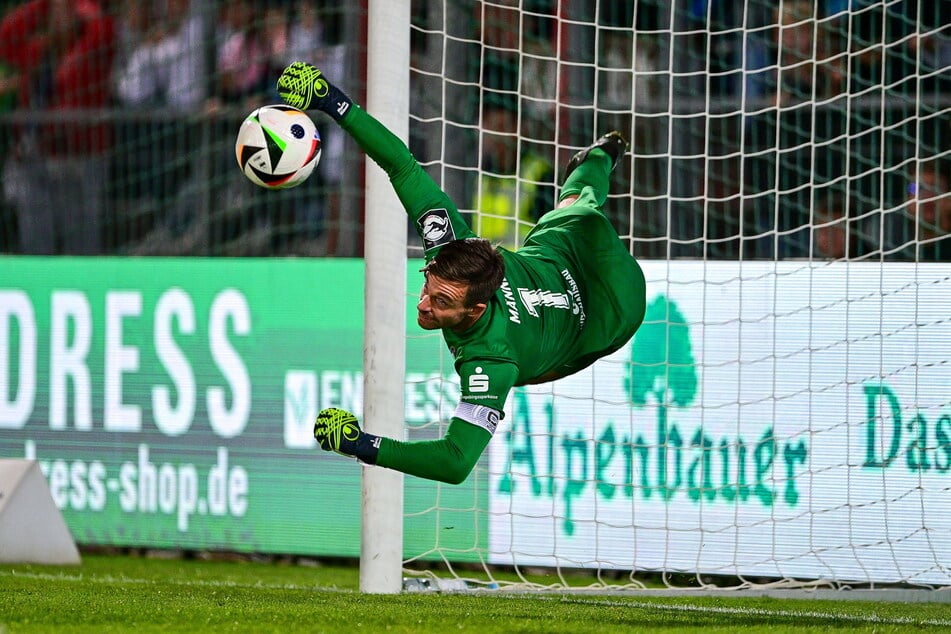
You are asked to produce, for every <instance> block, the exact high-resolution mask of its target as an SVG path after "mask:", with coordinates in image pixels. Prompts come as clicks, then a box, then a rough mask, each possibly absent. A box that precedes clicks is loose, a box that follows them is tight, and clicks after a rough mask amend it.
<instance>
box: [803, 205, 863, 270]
mask: <svg viewBox="0 0 951 634" xmlns="http://www.w3.org/2000/svg"><path fill="white" fill-rule="evenodd" d="M812 212H813V220H812V238H813V251H812V258H813V259H816V260H845V259H849V258H855V257H858V256H860V255H862V254H863V253H864V252H865V249H866V248H867V247H866V245H865V244H864V240H863V238H864V237H865V236H863V235H862V231H861V230H860V227H861V225H862V223H861V222H860V221H859V220H858V219H855V218H850V217H849V212H850V210H849V208H848V201H847V199H846V198H845V196H843V195H842V194H840V193H832V194H828V193H821V194H819V195H817V196H816V199H815V202H814V204H813V208H812Z"/></svg>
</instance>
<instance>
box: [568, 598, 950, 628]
mask: <svg viewBox="0 0 951 634" xmlns="http://www.w3.org/2000/svg"><path fill="white" fill-rule="evenodd" d="M549 599H554V600H557V601H563V602H565V603H580V604H583V605H603V606H607V607H619V608H643V609H648V610H666V611H671V612H701V613H702V612H711V613H715V614H734V615H737V616H767V617H794V618H810V619H828V620H832V621H850V622H854V623H874V624H882V625H935V626H944V627H948V626H951V620H944V619H912V618H908V617H879V616H859V615H853V614H840V613H831V612H815V611H805V610H765V609H763V608H725V607H718V606H702V605H683V604H673V605H671V604H668V603H655V602H653V601H608V600H594V601H592V600H588V599H580V598H573V597H561V598H558V599H555V598H554V597H549Z"/></svg>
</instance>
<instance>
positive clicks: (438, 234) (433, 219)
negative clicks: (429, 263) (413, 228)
mask: <svg viewBox="0 0 951 634" xmlns="http://www.w3.org/2000/svg"><path fill="white" fill-rule="evenodd" d="M416 223H417V224H418V225H419V235H420V236H422V238H423V249H424V250H425V251H429V250H430V249H434V248H436V247H439V246H442V245H444V244H446V243H448V242H452V241H453V240H455V239H456V233H455V231H453V228H452V223H451V222H450V221H449V212H448V211H446V210H445V209H430V210H429V211H427V212H426V213H425V214H423V215H422V217H420V219H419V220H417V221H416Z"/></svg>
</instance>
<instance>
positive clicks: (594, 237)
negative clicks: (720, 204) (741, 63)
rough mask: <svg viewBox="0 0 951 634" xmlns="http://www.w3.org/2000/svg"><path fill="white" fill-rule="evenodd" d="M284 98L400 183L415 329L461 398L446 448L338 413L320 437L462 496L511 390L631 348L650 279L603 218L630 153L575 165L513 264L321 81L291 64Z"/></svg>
mask: <svg viewBox="0 0 951 634" xmlns="http://www.w3.org/2000/svg"><path fill="white" fill-rule="evenodd" d="M278 90H279V92H280V94H281V97H282V98H283V99H284V100H285V101H286V102H287V103H289V104H291V105H293V106H296V107H298V108H302V109H308V108H309V107H311V106H312V107H314V108H315V109H319V110H321V111H323V112H325V113H327V114H328V115H330V116H331V117H333V118H334V119H335V120H337V122H338V123H339V124H340V126H341V127H342V128H343V129H344V130H345V131H347V133H348V134H349V135H350V136H351V137H352V138H353V139H354V141H356V142H357V144H358V145H359V146H360V148H361V149H362V150H363V151H364V152H365V153H367V155H368V156H369V157H370V158H371V159H372V160H374V161H375V162H377V163H378V164H379V165H380V166H381V167H382V168H383V169H384V171H385V172H386V173H387V175H388V176H389V178H390V181H391V184H392V185H393V187H394V189H395V190H396V193H397V195H398V197H399V198H400V200H401V201H402V203H403V205H404V207H405V211H406V213H407V215H408V216H409V218H411V219H412V221H413V222H414V224H415V226H416V227H417V231H418V233H419V236H420V238H421V239H422V241H423V250H424V254H425V256H426V260H427V265H426V267H425V268H424V272H425V274H426V275H425V277H426V281H425V284H424V286H423V288H422V290H421V292H420V300H419V302H418V305H417V313H418V315H417V321H418V323H419V325H420V326H421V327H422V328H423V329H425V330H441V331H442V334H443V337H444V339H445V340H446V344H447V345H448V346H449V348H450V350H451V351H452V354H453V356H454V357H455V368H456V370H457V372H458V373H459V376H460V385H461V386H462V393H461V398H460V403H459V406H458V407H457V409H456V412H455V414H454V415H453V417H452V422H451V423H450V425H449V429H448V431H447V433H446V435H445V436H444V437H443V438H440V439H438V440H432V441H418V442H402V441H400V440H397V439H392V438H382V437H379V436H374V435H372V434H368V433H365V432H362V430H361V429H360V427H359V423H358V421H357V419H356V417H355V416H354V415H353V414H350V413H349V412H345V411H343V410H340V409H333V408H329V409H324V410H322V411H321V412H320V414H319V415H318V417H317V421H316V423H315V425H314V437H315V438H316V439H317V441H318V443H319V444H320V446H321V448H322V449H324V450H328V451H330V450H333V451H336V452H338V453H342V454H344V455H349V456H355V457H357V458H358V459H360V460H362V461H363V462H365V463H369V464H378V465H380V466H383V467H387V468H391V469H396V470H398V471H402V472H404V473H408V474H411V475H415V476H418V477H423V478H429V479H433V480H439V481H442V482H448V483H454V484H458V483H460V482H462V481H464V480H465V479H466V478H467V477H468V475H469V473H470V472H471V470H472V469H473V467H474V466H475V464H476V462H477V461H478V460H479V458H480V456H481V455H482V453H483V451H484V450H485V448H486V446H487V445H488V443H489V441H490V440H491V438H492V435H493V434H494V433H495V430H496V427H497V425H498V422H499V419H500V418H501V415H502V413H503V406H504V404H505V400H506V398H507V395H508V393H509V391H510V390H511V389H512V388H513V387H514V386H516V385H527V384H535V383H544V382H547V381H553V380H555V379H557V378H560V377H564V376H568V375H571V374H574V373H576V372H578V371H580V370H581V369H583V368H586V367H588V366H590V365H591V364H592V363H594V362H595V361H596V360H597V359H599V358H601V357H603V356H605V355H607V354H609V353H610V352H612V351H615V350H618V349H620V347H621V346H623V345H624V344H626V343H627V342H628V341H629V340H630V339H631V337H632V336H633V335H634V332H635V331H636V330H637V328H638V327H639V326H640V324H641V322H642V320H643V318H644V311H645V281H644V274H643V272H642V271H641V269H640V266H639V265H638V264H637V262H636V261H635V260H634V258H632V257H631V255H630V253H629V251H628V247H627V246H626V244H625V242H624V241H622V240H619V237H618V234H617V232H616V230H615V228H614V227H613V226H612V225H611V223H610V221H609V220H608V219H607V217H606V216H605V215H604V213H603V207H602V206H603V204H604V202H605V200H607V197H608V189H609V181H610V173H611V172H612V171H613V170H614V168H615V167H616V166H617V163H618V161H619V160H620V158H621V156H622V155H623V154H624V153H625V152H626V150H627V141H625V140H624V138H623V137H622V136H621V135H620V134H619V133H617V132H613V133H609V134H607V135H605V136H603V137H601V138H600V139H599V140H598V141H596V142H595V143H594V144H592V145H591V146H589V147H588V148H586V149H584V150H582V151H580V152H578V153H577V154H576V155H575V156H574V157H572V159H571V160H570V161H569V162H568V165H567V168H566V170H565V171H566V177H565V182H564V186H563V187H562V190H561V192H560V195H559V201H558V205H557V208H556V209H554V210H552V211H550V212H549V213H548V214H546V215H545V216H544V217H543V218H542V219H541V221H540V222H539V223H538V224H537V225H536V227H535V229H534V230H533V232H532V234H531V235H530V236H529V237H528V238H527V240H526V244H525V246H524V247H523V248H522V249H520V250H518V251H515V252H512V251H509V250H507V249H504V248H496V247H495V246H494V245H492V243H491V242H489V241H488V240H485V239H482V238H479V237H478V236H477V235H476V234H475V233H474V232H473V231H472V230H471V229H470V228H469V227H468V225H467V223H466V222H465V220H464V219H463V218H462V216H461V214H460V213H459V211H458V209H457V207H456V205H455V204H454V203H453V202H452V200H451V199H450V198H449V197H448V195H447V194H446V193H445V192H444V191H443V190H442V189H440V188H439V186H438V185H437V184H436V182H435V181H434V180H433V179H432V178H431V177H429V176H428V175H427V174H426V172H425V171H424V170H423V167H422V166H421V165H420V164H419V163H418V162H417V161H416V160H415V159H414V158H413V156H412V154H411V153H410V151H409V148H408V147H406V145H405V144H403V143H402V142H401V141H400V140H399V139H398V138H397V137H396V136H394V135H393V134H392V133H391V132H390V131H389V130H387V129H386V128H385V127H384V126H383V125H382V124H381V123H380V122H379V121H377V120H376V119H374V118H373V117H372V115H370V114H368V113H367V112H365V111H364V110H363V109H362V108H360V107H359V106H358V105H357V104H354V103H353V102H352V101H350V99H349V98H348V97H347V96H346V95H345V94H344V93H343V92H342V91H340V89H339V88H337V87H335V86H333V85H332V84H330V83H329V82H327V81H326V79H324V78H323V76H322V75H321V73H320V71H319V70H317V69H315V68H313V67H312V66H309V65H307V64H305V63H295V64H292V65H291V66H289V67H288V68H287V69H286V70H285V71H284V72H283V73H282V74H281V77H280V78H279V80H278ZM393 414H394V415H399V413H393Z"/></svg>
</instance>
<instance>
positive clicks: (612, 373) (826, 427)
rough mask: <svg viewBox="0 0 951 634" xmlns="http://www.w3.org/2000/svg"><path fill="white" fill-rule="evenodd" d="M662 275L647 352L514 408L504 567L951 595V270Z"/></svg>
mask: <svg viewBox="0 0 951 634" xmlns="http://www.w3.org/2000/svg"><path fill="white" fill-rule="evenodd" d="M644 269H645V273H646V275H647V279H648V291H647V299H648V313H647V317H646V319H645V323H644V325H643V326H642V327H641V329H640V330H639V332H638V333H637V335H636V336H635V338H634V340H633V342H632V344H630V345H628V346H625V347H624V348H622V349H621V350H619V351H618V352H617V353H615V354H614V355H612V356H610V357H609V358H606V359H603V360H601V361H599V362H598V363H596V364H595V365H594V366H593V367H591V368H589V369H588V370H586V371H584V372H581V373H579V374H577V375H574V376H572V377H568V378H566V379H563V380H561V381H558V382H556V383H554V384H549V385H541V386H533V387H527V388H520V389H518V390H517V391H516V392H515V393H513V395H512V396H511V398H510V399H509V402H508V404H507V408H506V417H505V420H504V423H503V425H502V426H500V428H499V432H498V434H497V435H496V438H495V440H494V441H493V442H492V443H490V448H491V449H490V451H491V453H490V470H491V482H490V485H491V488H490V491H491V493H490V510H491V514H490V516H491V517H490V536H491V537H490V542H491V543H490V559H491V561H492V562H493V563H499V564H514V563H518V564H520V565H528V564H535V565H548V566H569V567H607V568H618V569H634V570H666V571H671V572H674V571H683V572H702V573H709V574H729V575H748V576H768V577H790V578H800V579H816V578H821V579H836V580H839V581H862V582H869V581H876V582H893V581H907V582H914V583H927V584H942V585H943V584H949V583H951V281H949V280H951V266H948V265H939V264H936V265H923V264H918V265H914V264H908V265H904V264H886V265H881V264H878V263H832V264H817V263H806V262H782V263H772V262H762V263H749V262H742V263H741V262H716V263H709V262H707V263H704V262H670V263H667V262H646V263H644ZM592 309H593V308H589V310H592ZM632 362H633V363H632Z"/></svg>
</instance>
